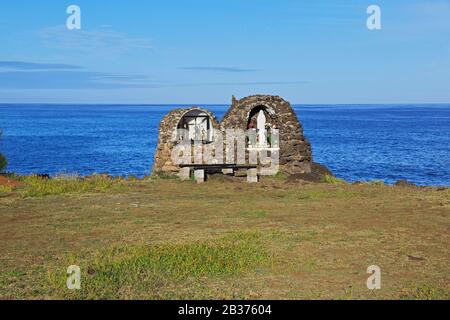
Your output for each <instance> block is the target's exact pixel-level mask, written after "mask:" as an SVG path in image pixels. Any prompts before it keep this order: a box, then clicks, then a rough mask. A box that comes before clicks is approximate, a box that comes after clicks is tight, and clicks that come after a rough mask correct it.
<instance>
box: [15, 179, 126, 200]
mask: <svg viewBox="0 0 450 320" xmlns="http://www.w3.org/2000/svg"><path fill="white" fill-rule="evenodd" d="M119 180H120V179H114V178H111V177H106V176H101V175H93V176H91V177H88V178H79V177H76V176H73V177H72V176H58V177H55V178H52V179H45V178H41V177H38V176H24V177H20V179H19V181H20V182H22V183H23V184H24V185H25V186H24V187H23V188H21V189H20V190H19V193H20V194H21V195H22V196H23V197H43V196H48V195H59V194H68V193H102V192H106V191H109V190H110V189H112V188H120V183H118V181H119Z"/></svg>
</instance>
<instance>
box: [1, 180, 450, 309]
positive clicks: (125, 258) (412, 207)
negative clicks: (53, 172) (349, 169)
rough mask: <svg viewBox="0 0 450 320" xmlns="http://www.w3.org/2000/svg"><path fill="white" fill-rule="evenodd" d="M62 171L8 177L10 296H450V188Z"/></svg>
mask: <svg viewBox="0 0 450 320" xmlns="http://www.w3.org/2000/svg"><path fill="white" fill-rule="evenodd" d="M60 178H61V179H62V180H63V181H62V182H59V181H57V180H58V179H56V181H51V180H53V179H51V180H49V181H40V180H39V181H37V182H36V184H37V186H40V185H41V184H46V185H47V184H49V185H53V184H62V185H66V184H68V185H70V187H67V186H66V187H65V188H62V187H61V188H59V189H57V188H56V190H55V189H51V190H49V189H50V186H49V185H47V186H46V189H44V190H46V192H35V194H38V195H39V194H45V193H48V192H49V191H51V192H54V193H56V195H52V196H49V197H47V196H36V197H34V196H29V197H22V196H21V195H22V194H25V192H28V193H29V194H31V193H30V191H32V190H35V189H37V187H33V186H32V185H31V184H30V183H29V179H30V178H24V179H22V181H20V180H21V178H20V177H15V176H9V175H8V179H10V180H19V181H20V182H21V183H20V185H18V186H17V188H15V189H14V190H13V191H12V193H11V194H8V196H0V300H1V299H219V300H223V299H225V300H227V299H349V298H356V299H401V298H403V299H448V298H449V292H450V290H449V286H448V283H449V273H448V261H447V260H448V259H446V257H447V256H448V243H449V242H448V241H449V240H448V225H449V203H450V202H449V200H450V189H448V188H447V189H446V188H433V187H428V188H416V187H411V188H409V187H401V188H398V187H396V186H388V185H381V184H380V185H373V184H369V183H361V184H346V185H334V184H326V183H307V184H303V183H300V184H296V183H286V182H285V181H282V180H278V179H270V178H267V179H262V181H261V182H260V183H258V184H247V183H245V181H243V182H242V183H239V182H236V181H228V179H223V180H221V179H215V178H213V179H210V180H209V181H208V183H205V184H201V185H197V184H193V183H191V182H189V181H187V182H180V181H177V180H172V179H153V178H146V179H140V180H137V181H134V180H135V179H133V178H131V179H130V180H131V181H127V180H124V179H112V178H108V177H106V176H104V177H93V178H87V179H86V180H87V181H84V182H83V181H77V180H78V179H77V178H65V179H63V178H62V177H60ZM219 178H220V176H219ZM96 179H98V180H96ZM102 179H105V180H106V182H103V181H102ZM110 179H111V180H113V185H112V186H111V185H110V182H109V181H108V180H110ZM65 180H69V181H65ZM83 183H85V184H87V185H88V186H86V185H85V186H84V187H81V186H83ZM103 183H105V184H106V187H104V188H102V187H101V186H102V184H103ZM73 184H75V185H76V187H75V186H74V185H73ZM96 186H97V187H96ZM53 187H55V186H54V185H53ZM89 190H90V191H89ZM103 190H106V191H105V192H102V191H103ZM35 191H36V190H35ZM97 191H100V192H97ZM58 192H68V194H69V196H67V194H66V193H63V194H59V195H58V194H57V193H58ZM81 192H87V193H83V194H81ZM78 193H80V195H78ZM411 256H412V257H421V258H423V259H424V260H417V259H412V258H410V257H411ZM372 264H377V265H379V266H380V267H381V268H382V279H383V280H382V289H381V290H376V291H370V290H368V289H367V287H366V280H367V277H368V275H367V274H366V270H367V267H368V266H369V265H372ZM70 265H78V266H80V267H81V271H82V279H81V280H82V290H80V291H71V290H68V289H67V287H66V280H67V276H68V275H67V274H66V270H67V267H68V266H70ZM424 275H425V276H426V277H424Z"/></svg>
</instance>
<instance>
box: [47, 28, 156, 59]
mask: <svg viewBox="0 0 450 320" xmlns="http://www.w3.org/2000/svg"><path fill="white" fill-rule="evenodd" d="M38 36H39V38H40V39H41V40H42V41H43V42H44V44H45V45H46V46H47V47H49V48H52V49H57V50H64V51H70V52H79V53H84V54H89V55H96V56H98V55H106V54H107V55H109V56H111V55H122V54H126V53H128V52H130V51H136V50H151V49H152V44H151V41H150V40H149V39H145V38H133V37H130V36H129V35H127V34H126V33H123V32H118V31H114V30H113V29H111V28H110V27H109V26H103V27H102V28H100V29H98V30H83V29H81V30H68V29H67V28H66V27H65V26H56V27H48V28H44V29H41V30H39V31H38Z"/></svg>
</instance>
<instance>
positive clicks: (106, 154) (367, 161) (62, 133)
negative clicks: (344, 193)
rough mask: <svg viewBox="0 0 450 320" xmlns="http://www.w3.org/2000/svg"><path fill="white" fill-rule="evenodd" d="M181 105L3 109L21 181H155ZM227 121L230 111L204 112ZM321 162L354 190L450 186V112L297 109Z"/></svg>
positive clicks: (1, 122) (3, 148)
mask: <svg viewBox="0 0 450 320" xmlns="http://www.w3.org/2000/svg"><path fill="white" fill-rule="evenodd" d="M177 107H183V106H180V105H176V106H175V105H38V104H33V105H31V104H0V129H2V130H3V136H2V138H1V140H0V152H1V153H3V154H4V155H5V156H6V157H7V159H8V162H9V165H8V168H7V171H9V172H15V173H18V174H32V173H39V174H50V175H57V174H79V175H90V174H93V173H108V174H111V175H114V176H129V175H134V176H138V177H142V176H145V175H149V174H150V171H151V167H152V163H153V157H154V152H155V149H156V144H157V139H158V126H159V122H160V120H161V119H162V117H163V116H164V115H165V114H166V113H167V112H169V111H170V110H172V109H174V108H177ZM201 107H204V108H207V109H209V110H211V111H213V112H214V113H215V114H216V116H217V117H218V118H219V119H221V117H222V116H223V115H224V113H225V112H226V110H227V109H228V108H229V106H226V105H201ZM293 107H294V109H295V111H296V113H297V115H298V117H299V119H300V121H301V123H302V125H303V129H304V131H305V135H306V136H307V138H308V139H309V140H310V142H311V144H312V147H313V156H314V160H315V161H316V162H319V163H322V164H325V165H326V166H327V167H328V168H330V169H331V170H332V171H333V173H334V174H335V175H336V176H337V177H340V178H343V179H345V180H347V181H349V182H354V181H369V180H383V181H385V182H386V183H394V182H395V181H397V180H400V179H407V180H408V181H410V182H413V183H416V184H419V185H446V186H449V185H450V104H449V105H443V104H441V105H294V106H293Z"/></svg>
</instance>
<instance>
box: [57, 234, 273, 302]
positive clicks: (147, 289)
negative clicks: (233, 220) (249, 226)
mask: <svg viewBox="0 0 450 320" xmlns="http://www.w3.org/2000/svg"><path fill="white" fill-rule="evenodd" d="M259 240H260V235H259V234H258V233H254V232H253V233H252V232H248V233H246V232H240V233H235V234H232V235H230V236H226V237H222V238H218V239H212V240H209V241H196V242H188V243H179V244H161V245H155V246H120V247H116V248H113V249H107V250H103V251H101V252H100V253H97V254H96V255H95V256H94V257H91V258H89V259H86V258H80V257H69V258H67V259H64V260H65V261H66V263H65V264H63V265H60V266H58V269H55V270H53V271H52V272H50V275H49V280H50V282H49V283H50V288H51V290H50V291H54V292H56V293H60V294H62V296H64V297H65V298H76V299H80V298H81V299H90V298H96V299H98V298H101V299H118V298H127V297H130V296H136V294H137V293H140V294H144V295H145V298H149V299H153V298H160V297H161V296H162V295H167V294H176V293H174V292H172V293H170V288H171V284H176V283H177V284H180V283H183V282H186V281H189V280H191V281H192V280H194V281H199V280H200V279H202V278H205V277H208V278H217V277H225V278H226V277H232V276H237V275H241V274H245V273H249V272H253V271H254V270H256V269H257V268H260V267H263V266H264V265H266V264H267V262H268V259H269V255H268V254H267V252H266V250H265V249H264V248H263V247H262V246H261V244H260V241H259ZM88 260H89V261H90V262H89V263H87V262H85V261H88ZM72 264H76V265H79V266H80V267H81V270H82V278H81V282H82V289H81V290H79V291H69V290H67V288H66V279H67V274H65V268H67V266H69V265H72ZM66 265H67V266H66ZM162 286H164V287H165V289H164V290H162V289H161V287H162ZM126 288H128V289H126ZM125 289H126V290H125ZM127 290H131V291H132V292H126V291H127ZM166 291H167V292H166Z"/></svg>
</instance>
